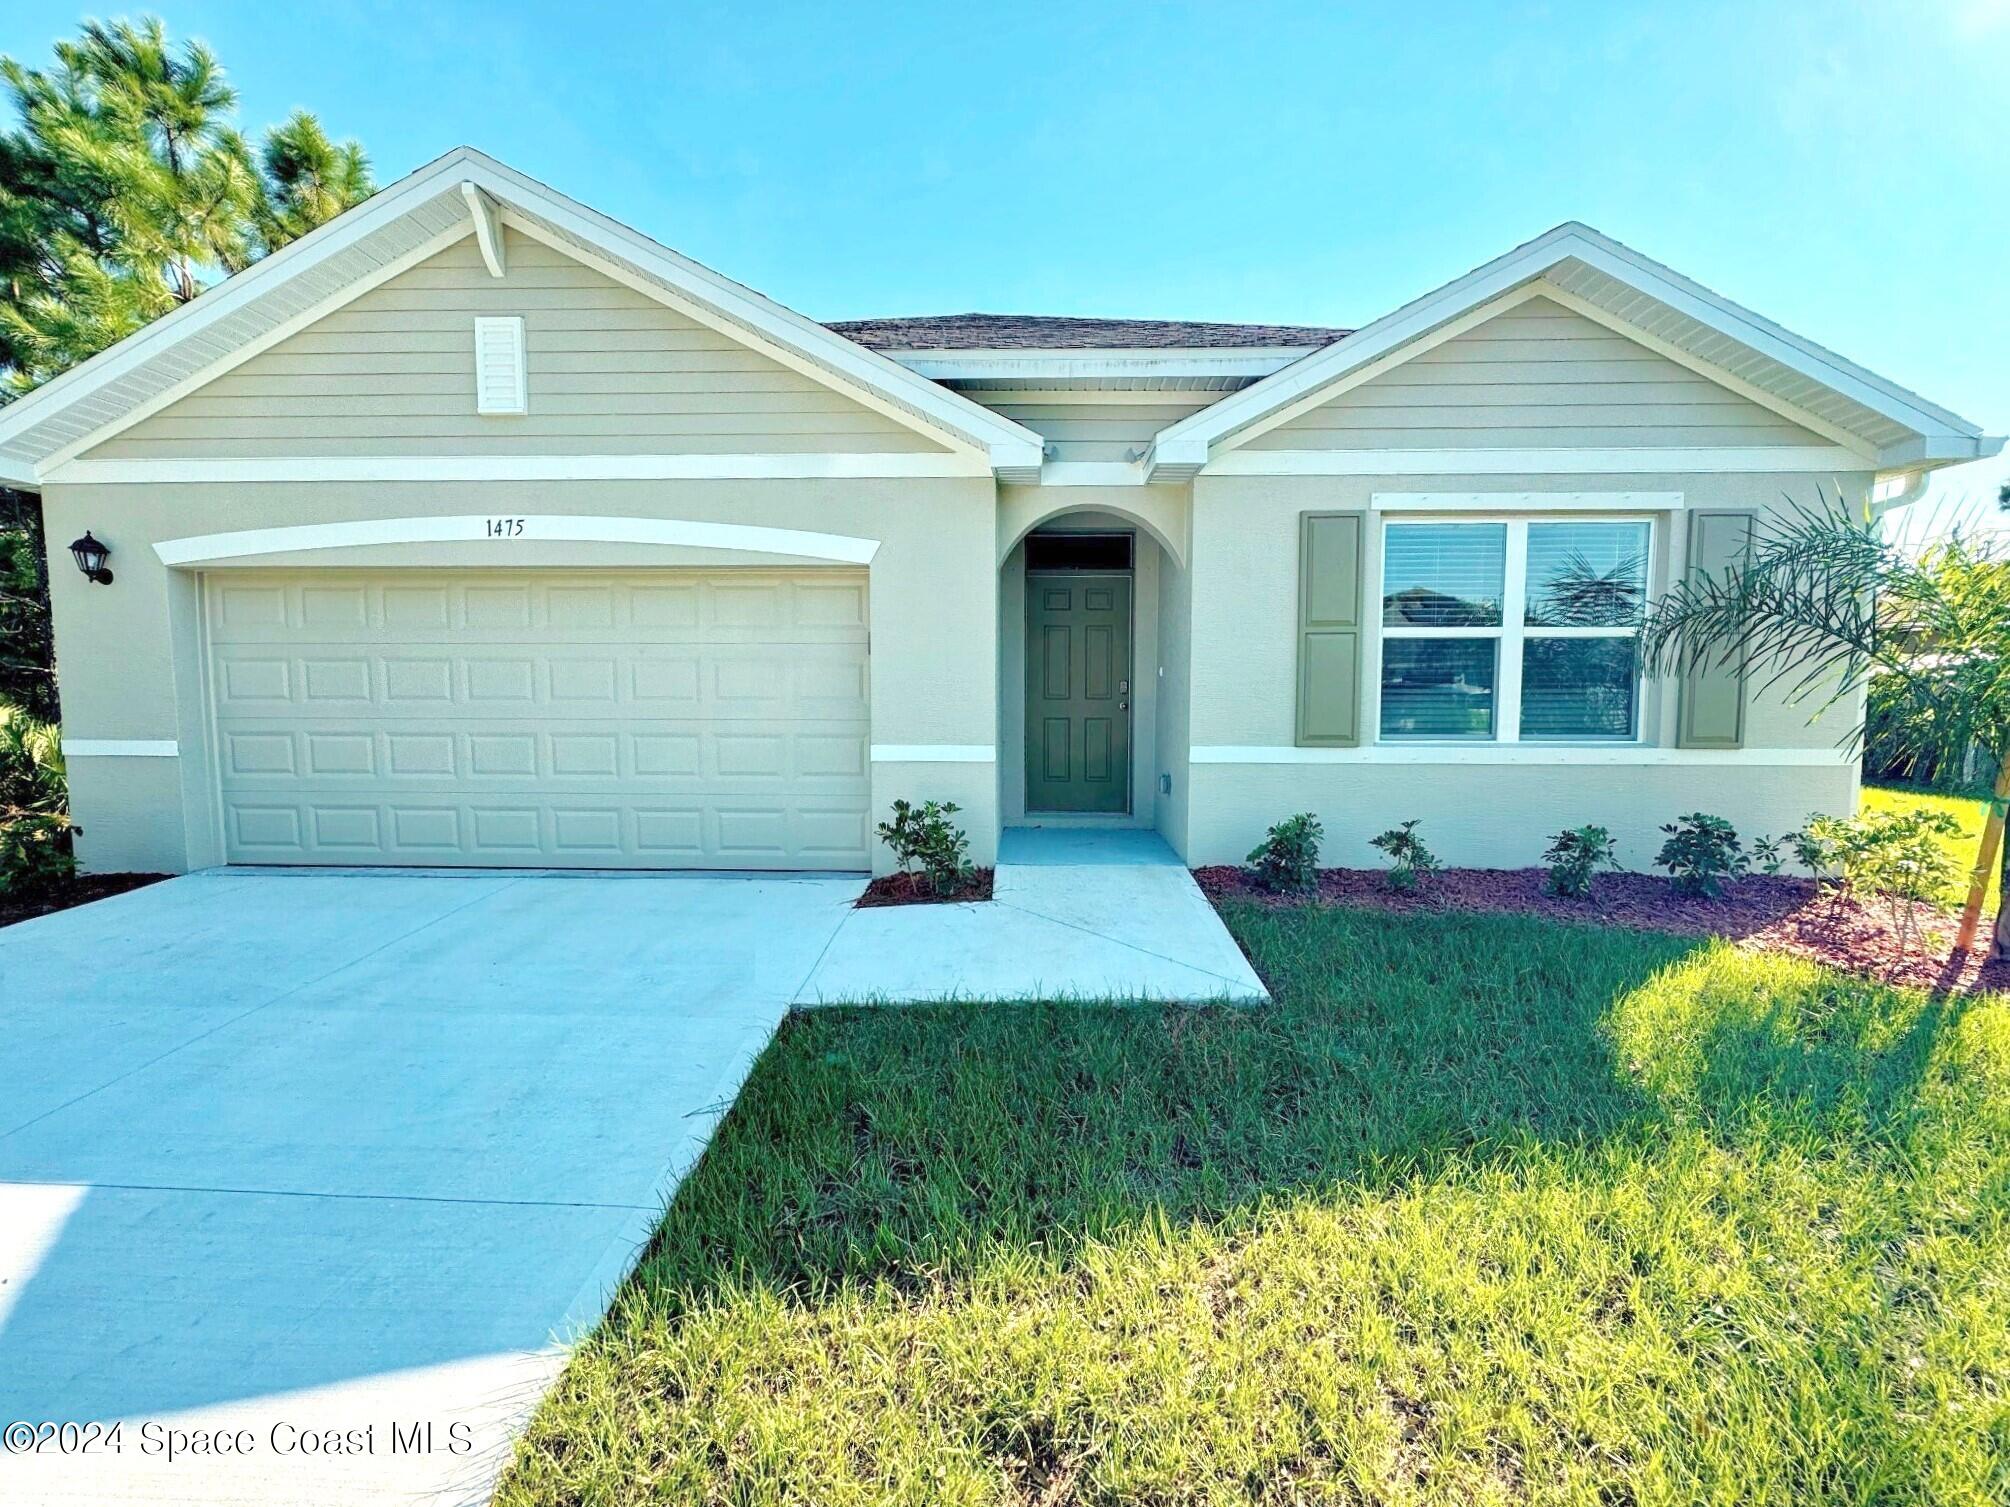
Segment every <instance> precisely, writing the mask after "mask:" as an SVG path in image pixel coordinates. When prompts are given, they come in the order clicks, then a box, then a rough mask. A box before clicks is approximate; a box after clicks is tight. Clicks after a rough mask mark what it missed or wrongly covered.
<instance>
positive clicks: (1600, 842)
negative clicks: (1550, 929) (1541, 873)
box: [1542, 827, 1619, 900]
mask: <svg viewBox="0 0 2010 1507" xmlns="http://www.w3.org/2000/svg"><path fill="white" fill-rule="evenodd" d="M1542 861H1543V862H1544V863H1546V864H1548V865H1549V877H1548V879H1547V880H1545V881H1544V885H1543V887H1544V888H1545V889H1547V890H1548V891H1549V892H1550V893H1551V894H1552V895H1559V896H1561V897H1563V898H1564V899H1566V900H1582V899H1584V898H1585V897H1586V896H1587V895H1589V894H1590V893H1591V876H1592V875H1593V874H1594V873H1596V872H1597V871H1598V870H1599V869H1601V868H1609V869H1616V868H1618V867H1619V844H1618V843H1616V842H1614V841H1613V840H1612V834H1611V833H1610V832H1608V831H1606V829H1605V828H1603V827H1566V828H1565V829H1564V830H1563V831H1561V832H1559V833H1557V834H1556V836H1555V837H1554V838H1552V839H1551V840H1550V844H1549V849H1548V851H1547V852H1545V853H1544V854H1543V855H1542Z"/></svg>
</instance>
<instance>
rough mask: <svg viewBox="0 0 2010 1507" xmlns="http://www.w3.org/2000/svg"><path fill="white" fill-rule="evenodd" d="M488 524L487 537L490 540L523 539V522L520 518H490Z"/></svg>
mask: <svg viewBox="0 0 2010 1507" xmlns="http://www.w3.org/2000/svg"><path fill="white" fill-rule="evenodd" d="M488 524H489V537H490V538H491V539H520V538H522V537H523V520H522V519H521V518H491V519H489V521H488Z"/></svg>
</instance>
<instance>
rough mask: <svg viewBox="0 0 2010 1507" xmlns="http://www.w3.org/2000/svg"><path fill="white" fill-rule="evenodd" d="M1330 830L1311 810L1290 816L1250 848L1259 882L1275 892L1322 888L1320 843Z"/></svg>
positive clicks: (1303, 892)
mask: <svg viewBox="0 0 2010 1507" xmlns="http://www.w3.org/2000/svg"><path fill="white" fill-rule="evenodd" d="M1325 836H1326V829H1325V827H1323V826H1322V825H1320V822H1319V818H1318V817H1316V816H1314V815H1313V814H1312V813H1311V812H1310V811H1301V812H1299V813H1298V814H1297V815H1296V816H1287V817H1285V818H1284V820H1283V821H1281V822H1279V823H1277V825H1276V826H1274V827H1272V828H1271V829H1270V830H1269V831H1268V832H1266V833H1264V834H1263V841H1262V842H1260V843H1258V844H1257V845H1256V846H1255V847H1253V848H1251V849H1250V850H1249V857H1248V858H1246V859H1244V860H1243V862H1245V863H1247V864H1248V865H1249V867H1250V871H1251V872H1252V873H1253V874H1254V875H1255V876H1256V882H1257V883H1258V884H1260V885H1262V886H1263V887H1264V888H1265V889H1267V890H1269V891H1271V892H1272V893H1274V894H1300V895H1302V894H1306V893H1309V892H1310V891H1312V890H1316V889H1317V888H1319V843H1320V839H1322V838H1323V837H1325Z"/></svg>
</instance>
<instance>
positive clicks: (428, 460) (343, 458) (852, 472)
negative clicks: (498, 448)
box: [43, 450, 991, 486]
mask: <svg viewBox="0 0 2010 1507" xmlns="http://www.w3.org/2000/svg"><path fill="white" fill-rule="evenodd" d="M990 474H991V471H990V467H989V466H988V465H987V464H986V463H985V462H984V461H983V460H981V459H977V458H973V457H971V456H969V455H953V454H939V455H928V454H903V453H901V452H898V451H886V452H877V453H876V452H872V451H861V452H845V451H838V452H821V451H810V450H806V451H802V452H800V453H790V454H786V455H741V454H731V453H718V454H693V455H302V456H285V455H280V456H218V457H216V458H214V459H197V458H193V457H188V458H179V459H161V460H143V459H124V460H73V461H70V462H68V463H67V464H65V465H63V466H61V467H58V468H57V469H56V470H55V471H52V472H51V473H50V474H49V475H48V476H46V477H45V478H43V479H44V481H46V482H48V483H51V484H58V485H62V486H131V485H133V484H134V483H140V482H163V483H165V482H260V481H279V482H344V481H347V482H372V481H834V480H852V479H856V480H866V479H874V478H878V479H895V478H901V477H907V478H921V479H929V478H946V477H985V476H989V475H990Z"/></svg>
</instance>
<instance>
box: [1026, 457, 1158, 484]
mask: <svg viewBox="0 0 2010 1507" xmlns="http://www.w3.org/2000/svg"><path fill="white" fill-rule="evenodd" d="M1144 484H1145V468H1144V467H1143V466H1142V465H1140V464H1138V462H1136V461H1130V460H1052V461H1048V462H1047V464H1046V465H1044V466H1042V467H1041V468H1040V485H1041V486H1043V487H1141V486H1143V485H1144Z"/></svg>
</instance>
